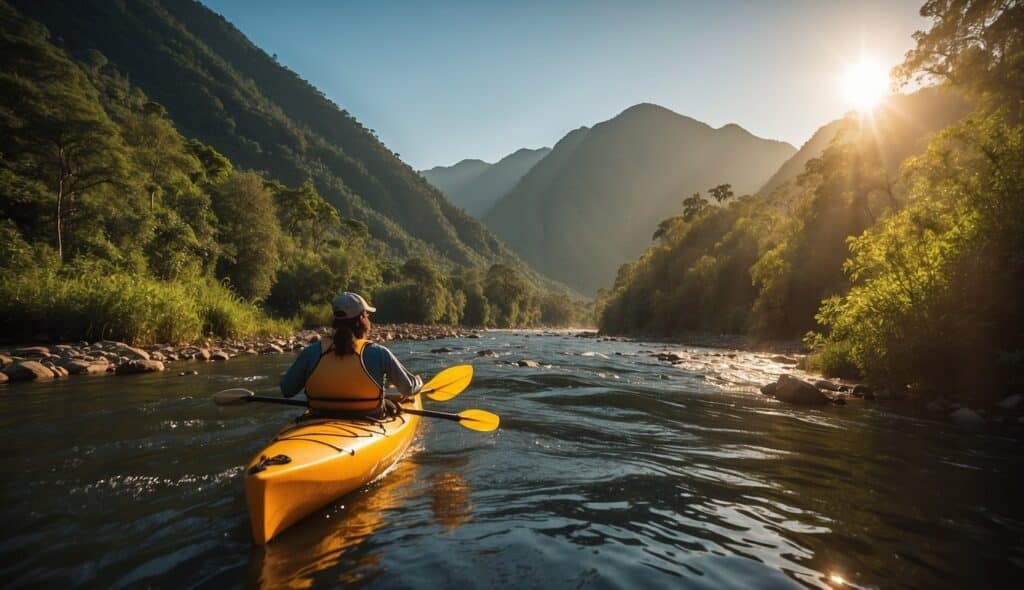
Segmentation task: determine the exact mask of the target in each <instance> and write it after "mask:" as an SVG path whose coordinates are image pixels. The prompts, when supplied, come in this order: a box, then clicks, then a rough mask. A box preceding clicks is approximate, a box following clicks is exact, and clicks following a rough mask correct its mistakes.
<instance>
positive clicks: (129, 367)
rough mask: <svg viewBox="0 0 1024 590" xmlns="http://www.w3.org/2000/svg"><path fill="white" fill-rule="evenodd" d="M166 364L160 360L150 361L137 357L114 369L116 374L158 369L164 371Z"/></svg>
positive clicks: (130, 373) (148, 371)
mask: <svg viewBox="0 0 1024 590" xmlns="http://www.w3.org/2000/svg"><path fill="white" fill-rule="evenodd" d="M163 370H164V364H163V363H161V362H160V361H149V360H142V359H135V360H132V361H128V362H127V363H124V364H123V365H118V367H117V369H115V370H114V374H115V375H133V374H136V373H153V372H157V371H163Z"/></svg>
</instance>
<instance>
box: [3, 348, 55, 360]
mask: <svg viewBox="0 0 1024 590" xmlns="http://www.w3.org/2000/svg"><path fill="white" fill-rule="evenodd" d="M13 352H14V354H16V355H18V356H24V357H30V358H44V359H48V358H50V357H51V356H53V355H52V354H50V349H49V348H47V347H45V346H25V347H23V348H16V349H14V351H13Z"/></svg>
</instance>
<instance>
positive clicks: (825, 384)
mask: <svg viewBox="0 0 1024 590" xmlns="http://www.w3.org/2000/svg"><path fill="white" fill-rule="evenodd" d="M814 386H815V387H817V388H818V389H824V390H825V391H842V390H843V389H842V387H840V386H839V385H837V384H835V383H832V382H831V381H829V380H828V379H818V380H817V381H815V382H814Z"/></svg>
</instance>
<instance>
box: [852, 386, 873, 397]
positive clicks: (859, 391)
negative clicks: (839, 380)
mask: <svg viewBox="0 0 1024 590" xmlns="http://www.w3.org/2000/svg"><path fill="white" fill-rule="evenodd" d="M852 393H853V395H854V397H867V395H868V394H874V393H875V390H874V389H872V388H871V387H869V386H867V385H864V384H863V383H858V384H857V385H854V386H853V392H852ZM871 398H872V399H874V395H872V396H871Z"/></svg>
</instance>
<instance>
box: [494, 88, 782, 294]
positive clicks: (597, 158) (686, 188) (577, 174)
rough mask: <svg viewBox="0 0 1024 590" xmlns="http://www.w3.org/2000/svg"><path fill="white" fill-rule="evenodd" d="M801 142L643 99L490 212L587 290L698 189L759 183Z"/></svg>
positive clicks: (534, 258) (544, 265) (743, 188)
mask: <svg viewBox="0 0 1024 590" xmlns="http://www.w3.org/2000/svg"><path fill="white" fill-rule="evenodd" d="M795 152H796V149H795V148H793V146H791V145H789V144H787V143H784V142H779V141H772V140H767V139H762V138H759V137H755V136H754V135H752V134H750V133H749V132H747V131H745V130H744V129H742V128H741V127H739V126H737V125H726V126H724V127H722V128H720V129H714V128H712V127H710V126H708V125H706V124H704V123H701V122H700V121H696V120H694V119H691V118H689V117H684V116H682V115H679V114H677V113H674V112H672V111H670V110H668V109H665V108H662V107H659V106H656V105H651V104H640V105H636V106H634V107H631V108H629V109H627V110H625V111H623V112H622V113H621V114H619V115H618V116H616V117H615V118H613V119H611V120H609V121H605V122H603V123H600V124H598V125H596V126H594V127H593V128H592V129H586V128H581V129H577V130H575V131H573V132H571V133H570V134H569V135H567V136H566V137H565V138H563V139H562V140H561V141H560V142H559V143H558V144H557V145H555V147H554V148H553V149H552V151H551V153H550V154H548V156H547V157H545V158H544V159H543V160H541V161H540V162H538V163H537V165H535V166H534V167H533V168H532V169H531V170H530V172H529V173H527V174H526V176H524V177H523V178H522V180H520V182H519V184H518V185H516V187H515V188H514V189H513V190H512V191H511V192H510V193H509V194H507V195H506V196H505V197H503V198H502V199H501V200H500V201H499V202H498V203H497V204H496V205H495V206H494V208H493V209H492V210H491V211H490V212H488V213H487V214H486V215H485V216H484V218H483V219H484V222H485V223H486V224H487V225H488V227H490V228H491V229H493V230H494V231H495V232H496V233H497V234H498V235H499V236H500V237H502V239H504V240H506V241H507V242H508V244H509V245H510V246H512V248H513V249H514V250H515V251H516V252H517V253H519V255H520V256H522V257H523V258H524V259H525V260H526V261H527V262H529V263H530V264H532V265H533V266H534V268H537V269H538V270H540V271H541V272H544V273H546V274H547V275H548V276H550V277H553V278H555V279H557V280H560V281H563V282H566V283H568V284H569V285H571V286H573V287H576V288H577V289H579V290H581V291H583V292H585V293H594V292H596V291H597V289H599V288H601V287H607V286H609V285H611V283H612V281H613V280H614V278H615V273H616V270H617V269H618V267H619V266H620V265H621V264H622V263H624V262H626V261H627V260H631V259H633V258H636V257H637V256H638V255H639V254H640V253H641V252H643V251H644V249H645V248H646V247H647V246H648V245H649V244H650V241H651V234H652V233H653V232H654V229H655V227H656V226H657V225H658V222H660V221H661V220H662V219H664V218H665V217H668V216H670V215H673V214H677V213H679V212H680V211H681V204H680V203H681V202H682V200H683V199H685V198H686V197H688V196H690V195H691V194H692V193H694V192H696V191H701V192H704V191H706V190H707V189H708V188H710V187H712V186H716V185H718V184H721V183H730V184H732V186H733V190H734V191H735V192H736V193H737V194H744V193H749V192H753V191H756V190H757V189H758V188H759V187H760V186H761V185H762V184H763V183H764V181H765V179H767V178H768V177H769V176H770V175H771V174H772V173H773V172H774V171H776V170H777V169H778V168H779V166H780V165H781V164H782V163H783V162H784V161H786V160H787V159H789V158H790V157H791V156H792V155H793V154H794V153H795Z"/></svg>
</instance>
